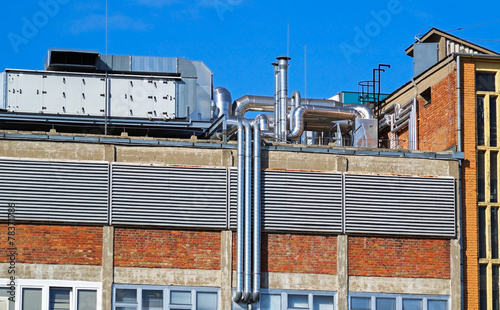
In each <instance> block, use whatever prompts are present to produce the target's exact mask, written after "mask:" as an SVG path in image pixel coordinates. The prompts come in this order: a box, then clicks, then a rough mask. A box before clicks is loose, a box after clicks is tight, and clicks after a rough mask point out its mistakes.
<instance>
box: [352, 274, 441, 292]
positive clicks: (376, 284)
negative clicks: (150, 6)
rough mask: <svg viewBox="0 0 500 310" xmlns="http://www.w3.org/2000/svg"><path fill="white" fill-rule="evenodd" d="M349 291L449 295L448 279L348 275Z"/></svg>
mask: <svg viewBox="0 0 500 310" xmlns="http://www.w3.org/2000/svg"><path fill="white" fill-rule="evenodd" d="M349 291H350V292H369V293H388V294H389V293H393V294H429V295H431V294H432V295H450V280H446V279H424V278H396V277H358V276H351V277H349Z"/></svg>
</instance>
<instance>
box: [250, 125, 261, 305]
mask: <svg viewBox="0 0 500 310" xmlns="http://www.w3.org/2000/svg"><path fill="white" fill-rule="evenodd" d="M253 133H254V141H253V151H254V153H253V163H254V168H253V182H254V183H253V184H254V185H253V203H254V206H253V290H252V302H257V301H258V300H259V297H260V228H261V224H260V194H261V192H260V191H261V183H260V181H261V180H260V168H261V166H260V150H261V148H260V126H259V124H258V123H254V124H253Z"/></svg>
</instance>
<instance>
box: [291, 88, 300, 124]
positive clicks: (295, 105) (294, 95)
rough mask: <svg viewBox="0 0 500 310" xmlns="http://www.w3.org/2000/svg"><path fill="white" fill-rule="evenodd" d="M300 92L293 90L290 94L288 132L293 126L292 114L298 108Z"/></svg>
mask: <svg viewBox="0 0 500 310" xmlns="http://www.w3.org/2000/svg"><path fill="white" fill-rule="evenodd" d="M300 100H301V99H300V92H299V91H298V90H294V91H293V93H292V107H291V109H290V130H292V128H293V127H294V126H295V125H294V123H293V117H292V116H293V112H295V109H297V108H298V107H299V106H300Z"/></svg>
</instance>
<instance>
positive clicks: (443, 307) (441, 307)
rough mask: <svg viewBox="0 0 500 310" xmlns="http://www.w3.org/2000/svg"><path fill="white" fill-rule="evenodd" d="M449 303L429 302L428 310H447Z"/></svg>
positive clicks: (440, 301)
mask: <svg viewBox="0 0 500 310" xmlns="http://www.w3.org/2000/svg"><path fill="white" fill-rule="evenodd" d="M447 309H448V302H447V301H446V300H429V301H428V302H427V310H447Z"/></svg>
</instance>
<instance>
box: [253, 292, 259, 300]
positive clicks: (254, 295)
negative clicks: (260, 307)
mask: <svg viewBox="0 0 500 310" xmlns="http://www.w3.org/2000/svg"><path fill="white" fill-rule="evenodd" d="M259 298H260V292H253V293H252V302H258V301H259Z"/></svg>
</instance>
